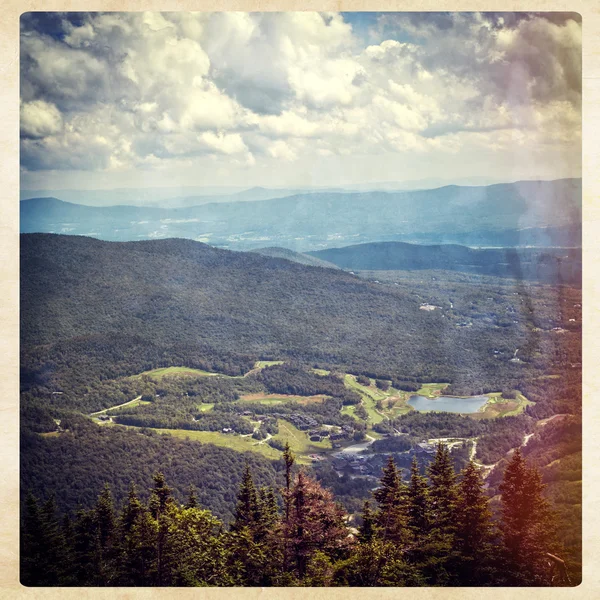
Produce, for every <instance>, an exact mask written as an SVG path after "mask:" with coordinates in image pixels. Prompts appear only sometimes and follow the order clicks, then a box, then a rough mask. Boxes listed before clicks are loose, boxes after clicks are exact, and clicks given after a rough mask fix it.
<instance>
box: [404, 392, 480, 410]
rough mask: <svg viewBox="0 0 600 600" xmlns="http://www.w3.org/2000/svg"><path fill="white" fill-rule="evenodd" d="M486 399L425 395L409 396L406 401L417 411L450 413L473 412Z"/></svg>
mask: <svg viewBox="0 0 600 600" xmlns="http://www.w3.org/2000/svg"><path fill="white" fill-rule="evenodd" d="M487 401H488V397H487V396H472V397H470V398H453V397H452V396H438V397H437V398H427V397H426V396H411V397H410V398H409V399H408V403H409V404H410V405H411V406H412V407H413V408H414V409H415V410H418V411H419V412H427V411H431V410H436V411H440V412H451V413H475V412H477V411H478V410H479V409H480V408H481V407H482V406H483V405H484V404H485V403H486V402H487Z"/></svg>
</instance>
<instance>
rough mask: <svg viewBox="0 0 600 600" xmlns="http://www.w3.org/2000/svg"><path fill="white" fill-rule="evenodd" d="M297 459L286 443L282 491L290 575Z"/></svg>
mask: <svg viewBox="0 0 600 600" xmlns="http://www.w3.org/2000/svg"><path fill="white" fill-rule="evenodd" d="M294 461H295V457H294V455H293V454H292V451H291V449H290V445H289V443H288V442H286V443H285V448H284V450H283V464H284V467H285V488H284V489H283V490H282V492H281V495H282V496H283V505H284V519H283V570H284V571H285V572H286V573H288V572H289V570H290V552H291V548H290V532H291V525H290V507H291V491H292V467H293V466H294Z"/></svg>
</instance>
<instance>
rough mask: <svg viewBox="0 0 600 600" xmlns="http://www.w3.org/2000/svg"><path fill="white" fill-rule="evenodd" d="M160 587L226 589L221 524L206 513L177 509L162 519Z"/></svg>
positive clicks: (227, 582) (182, 508) (203, 511)
mask: <svg viewBox="0 0 600 600" xmlns="http://www.w3.org/2000/svg"><path fill="white" fill-rule="evenodd" d="M165 519H166V522H167V528H168V535H167V536H166V538H165V543H164V548H163V566H162V569H163V576H162V585H165V586H214V585H229V584H230V583H231V579H230V576H229V573H228V572H227V569H226V566H227V565H226V560H227V557H226V551H225V547H224V544H223V540H222V536H221V535H219V531H220V529H221V525H222V524H221V522H220V521H219V520H218V519H216V518H215V517H214V516H213V515H212V514H211V513H210V511H208V510H202V509H200V508H185V507H181V506H179V507H177V508H174V509H173V510H170V511H169V512H168V513H167V515H166V517H165Z"/></svg>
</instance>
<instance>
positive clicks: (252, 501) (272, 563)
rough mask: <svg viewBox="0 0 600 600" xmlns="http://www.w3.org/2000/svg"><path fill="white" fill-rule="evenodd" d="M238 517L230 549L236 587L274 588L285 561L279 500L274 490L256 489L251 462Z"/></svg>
mask: <svg viewBox="0 0 600 600" xmlns="http://www.w3.org/2000/svg"><path fill="white" fill-rule="evenodd" d="M234 516H235V521H234V522H233V523H232V525H231V528H230V529H231V531H230V535H229V536H228V538H227V550H228V556H229V558H228V560H229V564H230V565H231V566H232V569H231V570H232V572H233V573H235V583H236V585H251V586H265V585H273V577H274V575H275V573H276V572H277V571H280V570H281V569H280V568H279V567H280V564H281V562H282V558H281V557H280V551H279V550H280V548H279V543H278V542H279V540H278V538H277V537H276V535H277V533H278V531H279V529H280V527H279V512H278V509H277V501H276V499H275V493H274V492H273V489H272V488H261V489H260V490H257V489H256V487H255V485H254V481H253V479H252V473H251V471H250V467H249V465H248V463H246V468H245V470H244V475H243V477H242V482H241V484H240V490H239V493H238V502H237V507H236V510H235V515H234Z"/></svg>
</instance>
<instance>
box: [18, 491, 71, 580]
mask: <svg viewBox="0 0 600 600" xmlns="http://www.w3.org/2000/svg"><path fill="white" fill-rule="evenodd" d="M21 544H22V551H21V552H22V556H23V559H22V561H21V581H22V583H23V584H24V585H29V586H55V585H64V584H65V583H66V582H67V578H66V575H67V574H68V573H69V571H70V564H69V560H68V556H69V555H68V553H67V547H66V544H65V538H64V535H63V531H62V527H61V525H60V523H59V520H58V517H57V515H56V504H55V502H54V497H53V496H51V497H50V498H49V499H48V500H47V501H46V502H45V503H44V504H43V505H42V506H41V507H40V506H39V505H38V502H37V500H36V499H35V498H34V497H33V496H32V495H31V494H28V495H27V497H26V500H25V511H24V516H23V527H22V535H21Z"/></svg>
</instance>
